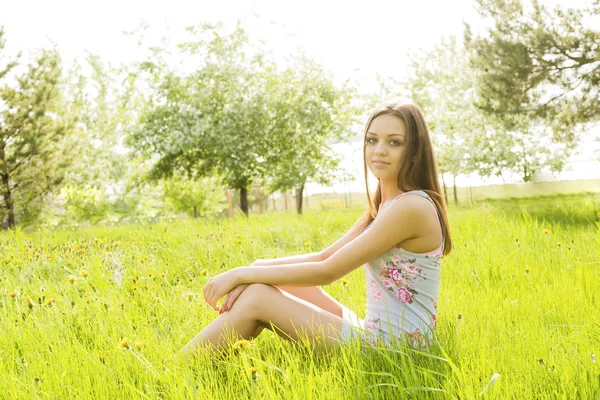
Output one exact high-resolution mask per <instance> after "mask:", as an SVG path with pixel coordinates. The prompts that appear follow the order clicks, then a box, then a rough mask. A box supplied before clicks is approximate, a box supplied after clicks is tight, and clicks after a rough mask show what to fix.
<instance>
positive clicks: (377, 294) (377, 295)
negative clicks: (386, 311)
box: [373, 290, 383, 301]
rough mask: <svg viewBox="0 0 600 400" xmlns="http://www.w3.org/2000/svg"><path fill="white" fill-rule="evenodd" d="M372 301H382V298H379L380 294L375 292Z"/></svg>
mask: <svg viewBox="0 0 600 400" xmlns="http://www.w3.org/2000/svg"><path fill="white" fill-rule="evenodd" d="M373 299H374V300H376V301H382V300H383V299H382V297H381V292H380V291H379V290H378V291H376V292H375V294H374V295H373Z"/></svg>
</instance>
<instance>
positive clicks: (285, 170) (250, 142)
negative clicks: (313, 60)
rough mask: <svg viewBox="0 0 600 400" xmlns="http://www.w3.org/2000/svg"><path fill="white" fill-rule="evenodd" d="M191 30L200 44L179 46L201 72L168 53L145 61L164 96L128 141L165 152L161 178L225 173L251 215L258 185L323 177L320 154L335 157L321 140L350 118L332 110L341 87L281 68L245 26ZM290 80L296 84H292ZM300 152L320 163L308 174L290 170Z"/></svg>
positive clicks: (141, 149) (139, 148)
mask: <svg viewBox="0 0 600 400" xmlns="http://www.w3.org/2000/svg"><path fill="white" fill-rule="evenodd" d="M188 31H189V32H190V33H191V34H192V35H193V40H190V41H188V42H186V43H183V44H181V45H179V48H180V49H181V50H182V51H183V52H184V53H185V54H186V55H187V57H188V62H189V63H192V62H194V64H195V65H197V68H195V69H194V72H191V73H188V74H182V73H180V72H177V71H175V70H174V69H172V68H169V67H168V66H167V65H166V63H164V62H163V59H162V58H161V57H153V59H152V61H147V62H144V63H142V64H141V65H140V67H141V71H142V72H143V73H145V74H149V79H148V82H150V83H151V87H152V88H153V90H154V99H153V104H152V106H151V107H150V108H149V109H148V111H147V112H146V113H145V114H144V115H143V116H142V119H141V124H140V129H139V130H137V131H136V132H134V133H133V134H132V135H131V136H130V138H129V140H128V143H129V144H130V145H131V146H132V147H133V148H135V151H136V153H137V154H144V155H145V156H146V157H152V156H153V155H156V156H157V157H158V161H157V162H156V164H155V167H154V168H153V171H152V173H151V175H150V176H151V178H152V179H163V178H167V177H170V176H173V175H174V174H183V175H185V176H186V177H189V178H194V179H197V178H200V177H205V176H212V175H218V176H222V177H223V183H224V184H225V185H227V186H228V187H231V188H234V189H238V190H239V191H240V206H241V209H242V211H243V212H244V213H245V214H246V215H247V214H248V189H249V188H250V187H251V186H252V185H253V184H254V183H265V182H266V183H268V184H270V185H272V186H271V187H272V188H283V187H290V186H291V185H300V183H301V182H300V181H298V180H293V179H292V178H290V176H291V175H292V174H296V175H297V176H300V178H301V179H304V181H303V182H305V179H307V178H308V177H309V176H317V172H315V171H314V170H313V169H314V167H315V165H316V166H317V167H318V166H319V164H317V163H316V161H315V160H317V159H320V158H321V159H325V156H321V157H320V158H319V156H318V154H323V149H324V148H325V146H324V145H320V144H321V143H322V142H323V141H324V139H326V138H329V139H331V138H332V137H333V136H332V134H335V133H336V132H338V131H339V129H338V128H337V126H339V125H340V121H341V119H342V118H341V117H338V120H336V117H337V114H336V113H335V112H331V111H329V109H330V108H331V107H333V104H334V102H337V101H339V100H340V96H339V95H338V94H337V93H338V92H333V88H332V86H331V85H330V86H326V85H324V84H322V83H320V82H322V81H323V80H322V79H320V80H317V82H315V83H310V84H300V83H298V82H299V81H298V79H296V78H297V76H298V75H296V72H297V73H299V72H298V71H296V72H293V71H291V70H288V71H287V72H280V70H279V68H278V66H277V64H276V63H275V62H274V60H272V59H271V58H269V56H268V54H267V53H266V52H265V51H263V50H262V49H261V47H260V46H258V45H257V44H256V43H254V42H251V41H250V39H249V37H248V36H247V34H246V32H245V31H244V29H243V28H242V26H241V25H240V24H238V26H237V27H236V29H235V30H234V31H233V32H226V31H225V30H224V29H223V27H222V25H221V24H215V25H209V24H204V25H200V26H197V27H191V28H189V29H188ZM155 60H158V61H155ZM307 76H308V75H304V76H303V77H304V78H306V77H307ZM287 78H290V79H293V82H287V83H288V84H287V85H285V83H286V79H287ZM310 78H315V79H316V77H315V76H314V75H311V76H310ZM311 85H312V86H311ZM318 85H321V86H318ZM335 105H336V106H337V105H338V104H337V103H335ZM326 112H329V114H326ZM340 115H341V114H340ZM307 133H308V134H315V136H314V137H313V136H307ZM310 141H315V142H316V144H314V145H311V144H308V143H309V142H310ZM315 153H316V154H315ZM300 156H302V157H305V159H307V160H308V161H309V163H310V166H309V165H307V164H306V163H303V164H301V165H300V169H302V171H299V169H295V170H292V169H291V168H290V167H285V165H286V164H290V163H293V162H294V160H295V157H300ZM331 160H332V158H331V157H329V158H328V160H326V161H324V162H322V163H321V164H320V166H321V167H322V168H321V170H320V171H319V172H321V173H326V172H327V171H330V169H331V165H332V163H334V162H333V161H331ZM311 168H313V169H311ZM327 168H328V170H327V171H323V169H327ZM278 174H281V175H278Z"/></svg>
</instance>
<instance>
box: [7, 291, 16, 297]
mask: <svg viewBox="0 0 600 400" xmlns="http://www.w3.org/2000/svg"><path fill="white" fill-rule="evenodd" d="M8 295H9V296H10V297H15V296H16V295H17V292H10V293H9V294H8Z"/></svg>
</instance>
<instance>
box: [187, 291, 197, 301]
mask: <svg viewBox="0 0 600 400" xmlns="http://www.w3.org/2000/svg"><path fill="white" fill-rule="evenodd" d="M195 296H196V295H195V294H194V293H188V294H187V297H188V299H189V300H190V301H191V300H192V299H193V298H194V297H195Z"/></svg>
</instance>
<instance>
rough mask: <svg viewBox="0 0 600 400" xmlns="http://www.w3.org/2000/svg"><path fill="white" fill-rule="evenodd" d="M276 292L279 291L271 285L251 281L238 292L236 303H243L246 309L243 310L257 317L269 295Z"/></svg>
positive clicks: (266, 302)
mask: <svg viewBox="0 0 600 400" xmlns="http://www.w3.org/2000/svg"><path fill="white" fill-rule="evenodd" d="M277 293H281V292H279V289H277V288H275V287H273V286H271V285H265V284H263V283H252V284H250V285H248V287H247V288H246V289H245V290H244V291H243V292H242V293H241V294H240V296H239V297H238V298H237V300H236V303H238V302H239V303H240V304H243V306H244V308H245V309H246V310H245V312H248V313H251V314H253V315H254V316H255V317H256V318H258V317H259V316H260V311H261V309H262V307H264V305H265V304H268V302H269V297H271V296H273V295H274V294H277Z"/></svg>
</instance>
